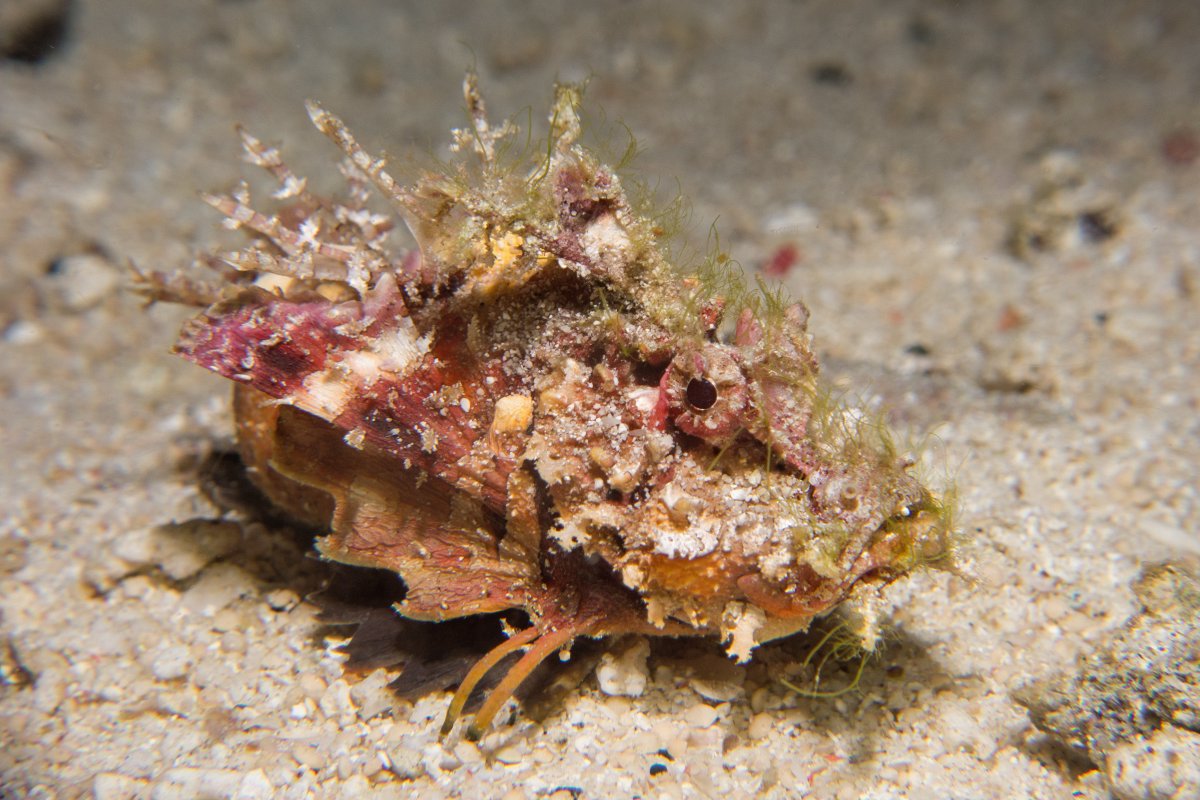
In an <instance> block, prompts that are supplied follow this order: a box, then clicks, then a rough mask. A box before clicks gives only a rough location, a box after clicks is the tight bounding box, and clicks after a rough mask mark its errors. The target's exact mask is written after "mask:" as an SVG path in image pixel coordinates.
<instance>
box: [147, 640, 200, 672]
mask: <svg viewBox="0 0 1200 800" xmlns="http://www.w3.org/2000/svg"><path fill="white" fill-rule="evenodd" d="M191 668H192V653H191V650H189V649H188V648H187V647H186V646H184V645H181V644H177V645H172V646H170V647H167V648H166V649H164V650H162V651H160V652H159V653H158V654H157V655H156V656H155V657H154V660H153V661H152V662H150V672H151V673H153V675H154V677H155V678H157V679H158V680H160V681H174V680H179V679H180V678H182V677H183V676H184V675H187V673H188V670H190V669H191Z"/></svg>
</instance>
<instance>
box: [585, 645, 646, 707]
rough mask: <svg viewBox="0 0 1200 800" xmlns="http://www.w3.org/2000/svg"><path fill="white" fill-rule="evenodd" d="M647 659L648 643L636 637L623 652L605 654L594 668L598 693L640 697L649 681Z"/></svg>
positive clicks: (612, 695) (611, 695)
mask: <svg viewBox="0 0 1200 800" xmlns="http://www.w3.org/2000/svg"><path fill="white" fill-rule="evenodd" d="M649 657H650V643H649V642H648V641H646V639H645V637H638V638H637V639H635V640H633V642H632V643H630V644H629V645H628V646H626V647H625V648H624V649H623V650H620V651H615V652H612V651H610V652H607V653H605V654H604V655H603V656H601V658H600V665H599V666H597V667H596V681H597V682H598V683H599V684H600V691H602V692H604V694H606V695H609V696H610V697H641V696H642V694H643V693H645V691H646V684H647V683H648V682H649V680H650V672H649V670H648V669H647V667H646V661H647V659H649Z"/></svg>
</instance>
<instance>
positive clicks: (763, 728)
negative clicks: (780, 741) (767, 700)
mask: <svg viewBox="0 0 1200 800" xmlns="http://www.w3.org/2000/svg"><path fill="white" fill-rule="evenodd" d="M774 728H775V718H774V717H773V716H772V715H770V714H767V713H765V712H760V713H758V714H755V715H754V716H753V717H751V718H750V724H749V725H748V726H746V735H747V736H749V737H750V738H751V739H754V740H755V741H758V740H759V739H765V738H767V736H768V735H769V734H770V733H771V731H772V730H773V729H774Z"/></svg>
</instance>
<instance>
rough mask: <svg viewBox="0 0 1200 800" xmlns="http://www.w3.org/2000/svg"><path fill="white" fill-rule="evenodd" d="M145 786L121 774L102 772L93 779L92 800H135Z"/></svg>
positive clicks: (141, 782) (143, 783)
mask: <svg viewBox="0 0 1200 800" xmlns="http://www.w3.org/2000/svg"><path fill="white" fill-rule="evenodd" d="M145 785H146V784H145V782H143V781H139V780H137V779H136V778H131V777H129V776H128V775H122V774H120V773H119V772H101V773H100V774H99V775H97V776H96V777H95V778H93V779H92V800H135V799H136V798H138V797H140V796H141V795H142V790H143V789H144V788H145Z"/></svg>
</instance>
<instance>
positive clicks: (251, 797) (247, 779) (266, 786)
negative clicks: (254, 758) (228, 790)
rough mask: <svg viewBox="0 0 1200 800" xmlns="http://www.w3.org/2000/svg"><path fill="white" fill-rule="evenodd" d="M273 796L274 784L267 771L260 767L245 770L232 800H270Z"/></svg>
mask: <svg viewBox="0 0 1200 800" xmlns="http://www.w3.org/2000/svg"><path fill="white" fill-rule="evenodd" d="M274 796H275V786H274V784H272V783H271V779H270V778H268V777H267V773H265V772H263V771H262V770H261V769H256V770H254V771H252V772H247V773H246V774H245V775H243V776H242V780H241V783H239V784H238V788H237V794H235V795H234V796H233V797H234V800H270V798H272V797H274Z"/></svg>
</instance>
